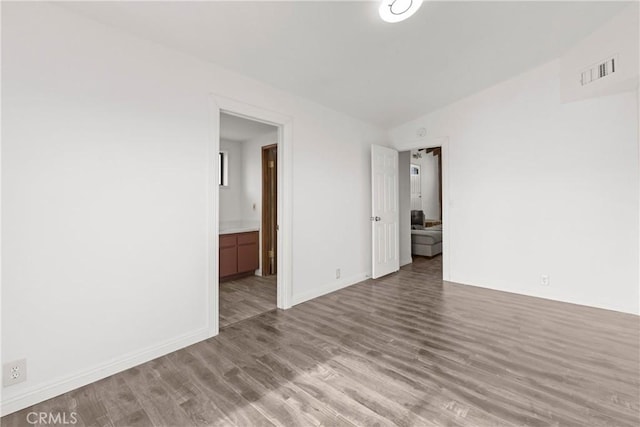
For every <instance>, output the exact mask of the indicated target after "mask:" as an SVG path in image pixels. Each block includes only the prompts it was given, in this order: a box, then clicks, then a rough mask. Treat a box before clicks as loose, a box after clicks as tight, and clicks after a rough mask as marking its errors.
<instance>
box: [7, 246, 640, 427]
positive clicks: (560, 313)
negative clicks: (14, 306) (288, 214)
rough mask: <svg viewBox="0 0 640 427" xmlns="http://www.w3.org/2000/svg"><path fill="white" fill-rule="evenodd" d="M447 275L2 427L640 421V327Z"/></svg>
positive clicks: (366, 287) (319, 304) (115, 381)
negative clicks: (57, 418)
mask: <svg viewBox="0 0 640 427" xmlns="http://www.w3.org/2000/svg"><path fill="white" fill-rule="evenodd" d="M440 262H441V261H440V257H436V258H434V259H425V258H419V257H416V258H415V262H414V263H413V264H412V265H409V266H406V267H403V268H402V269H401V271H400V272H398V273H395V274H392V275H389V276H387V277H385V278H383V279H380V280H367V281H365V282H362V283H359V284H357V285H354V286H351V287H349V288H346V289H343V290H340V291H338V292H334V293H332V294H329V295H326V296H324V297H320V298H317V299H315V300H313V301H309V302H307V303H304V304H300V305H298V306H296V307H294V308H292V309H290V310H286V311H280V310H272V311H269V312H267V313H265V314H262V315H260V316H256V317H252V318H250V319H248V320H245V321H241V322H238V323H235V324H233V325H231V326H228V327H226V328H225V329H223V330H222V331H221V333H220V335H219V336H217V337H215V338H212V339H209V340H206V341H203V342H200V343H198V344H196V345H193V346H190V347H187V348H185V349H182V350H180V351H177V352H175V353H172V354H169V355H167V356H164V357H160V358H158V359H156V360H153V361H151V362H148V363H145V364H143V365H140V366H138V367H136V368H132V369H129V370H127V371H125V372H122V373H120V374H117V375H114V376H111V377H109V378H107V379H104V380H102V381H98V382H96V383H93V384H91V385H88V386H86V387H82V388H80V389H78V390H75V391H72V392H70V393H67V394H64V395H62V396H59V397H57V398H54V399H51V400H49V401H47V402H44V403H41V404H39V405H35V406H34V407H31V408H28V409H25V410H23V411H20V412H17V413H14V414H11V415H9V416H6V417H4V418H3V419H2V425H3V426H7V427H9V426H23V425H25V417H26V415H27V414H28V413H29V412H30V411H60V412H66V413H69V412H70V411H75V412H76V413H77V417H78V423H77V424H76V425H78V426H89V425H92V426H148V425H158V426H191V425H198V426H204V425H225V426H227V425H236V426H271V425H283V426H313V425H326V426H376V425H379V426H388V425H401V426H432V425H434V426H445V425H446V426H473V427H483V426H576V427H586V426H620V427H622V426H634V427H637V426H638V425H639V424H640V407H639V400H640V395H639V388H640V383H639V376H640V373H639V369H640V363H639V362H640V361H639V350H640V349H639V342H638V338H639V332H640V331H639V318H638V317H637V316H633V315H626V314H621V313H616V312H611V311H606V310H599V309H594V308H588V307H582V306H577V305H571V304H566V303H561V302H553V301H548V300H542V299H537V298H532V297H526V296H521V295H515V294H509V293H504V292H498V291H492V290H487V289H482V288H477V287H472V286H463V285H456V284H451V283H443V282H442V280H441V279H440V277H441V276H440Z"/></svg>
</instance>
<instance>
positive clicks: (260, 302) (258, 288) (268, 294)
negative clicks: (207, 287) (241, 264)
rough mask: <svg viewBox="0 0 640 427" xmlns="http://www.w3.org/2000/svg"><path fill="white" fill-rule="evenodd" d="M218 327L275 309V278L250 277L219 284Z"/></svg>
mask: <svg viewBox="0 0 640 427" xmlns="http://www.w3.org/2000/svg"><path fill="white" fill-rule="evenodd" d="M219 289H220V327H221V328H224V327H226V326H229V325H231V324H233V323H236V322H239V321H241V320H245V319H249V318H250V317H253V316H257V315H258V314H262V313H265V312H267V311H271V310H275V309H276V301H277V283H276V276H266V277H260V276H250V277H245V278H243V279H238V280H231V281H229V282H222V283H220V288H219Z"/></svg>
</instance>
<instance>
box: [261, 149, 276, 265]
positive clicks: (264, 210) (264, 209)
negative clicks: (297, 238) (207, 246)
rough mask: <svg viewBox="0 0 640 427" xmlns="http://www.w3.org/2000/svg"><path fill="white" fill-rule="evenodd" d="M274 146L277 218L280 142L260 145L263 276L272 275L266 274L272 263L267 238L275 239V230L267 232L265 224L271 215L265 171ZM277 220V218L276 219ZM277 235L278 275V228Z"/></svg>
mask: <svg viewBox="0 0 640 427" xmlns="http://www.w3.org/2000/svg"><path fill="white" fill-rule="evenodd" d="M273 148H275V149H276V162H275V167H276V218H277V215H278V187H277V181H278V175H277V173H278V157H277V150H278V149H279V147H278V144H277V143H276V144H270V145H265V146H263V147H260V166H261V172H260V175H261V179H262V212H261V214H260V222H261V231H262V236H261V239H260V246H261V255H262V257H261V260H260V266H261V269H260V270H261V271H262V275H263V276H271V274H265V265H266V264H267V263H269V265H271V263H270V262H269V260H270V258H269V253H268V252H269V250H268V249H269V248H268V246H267V239H266V235H267V234H269V239H270V240H273V237H272V235H271V231H273V230H269V232H268V233H266V232H265V229H266V228H267V227H266V226H265V224H267V216H268V215H269V214H268V213H267V212H268V209H267V203H266V202H267V200H268V197H267V196H266V194H267V190H266V187H265V182H266V181H268V179H267V178H266V177H265V172H266V169H267V168H268V165H267V157H266V156H267V152H268V151H270V150H272V149H273ZM276 222H277V219H276ZM274 234H275V235H276V241H275V246H276V251H275V257H276V265H275V270H276V275H277V271H278V240H277V236H278V231H277V228H276V230H275V233H274Z"/></svg>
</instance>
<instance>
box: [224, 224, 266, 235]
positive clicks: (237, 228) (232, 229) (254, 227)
mask: <svg viewBox="0 0 640 427" xmlns="http://www.w3.org/2000/svg"><path fill="white" fill-rule="evenodd" d="M250 231H260V225H259V224H257V223H254V222H227V223H223V222H221V223H220V228H219V230H218V234H235V233H248V232H250Z"/></svg>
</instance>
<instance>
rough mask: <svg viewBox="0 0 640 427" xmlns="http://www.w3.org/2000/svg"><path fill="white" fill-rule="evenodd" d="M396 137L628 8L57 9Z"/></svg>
mask: <svg viewBox="0 0 640 427" xmlns="http://www.w3.org/2000/svg"><path fill="white" fill-rule="evenodd" d="M56 4H62V5H63V7H65V8H68V9H72V10H74V11H76V12H78V13H80V14H83V15H85V16H88V17H91V18H93V19H95V20H97V21H100V22H102V23H105V24H109V25H112V26H115V27H118V28H121V29H124V30H126V31H128V32H131V33H134V34H137V35H139V36H141V37H143V38H146V39H149V40H152V41H155V42H159V43H162V44H164V45H166V46H170V47H173V48H175V49H178V50H181V51H183V52H187V53H190V54H192V55H195V56H197V57H200V58H202V59H205V60H208V61H211V62H214V63H217V64H219V65H221V66H223V67H225V68H228V69H231V70H234V71H237V72H238V73H241V74H244V75H247V76H250V77H253V78H255V79H258V80H261V81H263V82H265V83H268V84H270V85H272V86H275V87H278V88H280V89H283V90H285V91H288V92H291V93H294V94H297V95H300V96H303V97H305V98H309V99H311V100H313V101H316V102H318V103H320V104H323V105H325V106H327V107H330V108H333V109H336V110H339V111H343V112H345V113H347V114H350V115H352V116H354V117H358V118H360V119H363V120H365V121H368V122H371V123H374V124H376V125H378V126H380V127H382V128H390V127H393V126H396V125H399V124H402V123H404V122H406V121H409V120H411V119H414V118H416V117H418V116H420V115H422V114H425V113H427V112H430V111H433V110H435V109H437V108H440V107H442V106H445V105H447V104H450V103H451V102H453V101H456V100H458V99H461V98H464V97H466V96H468V95H471V94H473V93H475V92H478V91H480V90H482V89H484V88H487V87H489V86H491V85H493V84H496V83H498V82H500V81H503V80H505V79H508V78H510V77H513V76H515V75H517V74H520V73H522V72H524V71H526V70H529V69H531V68H532V67H535V66H537V65H541V64H543V63H544V62H547V61H549V60H552V59H554V58H556V57H558V56H560V55H561V54H562V53H563V52H564V51H565V50H566V49H568V48H569V47H571V46H572V45H573V44H574V43H576V42H577V41H579V40H580V39H581V38H583V37H585V36H586V35H588V34H589V33H591V32H593V31H594V30H595V29H596V28H597V27H598V26H599V25H601V24H602V23H603V22H605V21H606V20H607V19H609V18H611V17H612V16H613V15H615V14H616V13H617V12H619V11H620V10H621V9H622V8H624V7H626V6H627V5H628V4H629V3H622V2H576V1H571V2H558V1H535V2H522V1H510V2H506V1H499V2H487V1H473V2H460V1H449V2H433V1H425V3H424V4H423V6H422V8H421V9H420V10H419V11H418V12H417V13H416V14H415V15H414V16H413V17H411V18H410V19H408V20H407V21H404V22H401V23H398V24H387V23H384V22H382V21H381V20H380V19H379V18H378V16H377V7H378V2H362V1H356V2H349V1H340V2H336V1H325V2H312V1H297V2H293V1H281V2H270V1H255V2H247V1H212V2H207V1H197V2H179V1H172V2H162V1H160V2H147V1H118V2H112V1H105V2H68V3H56Z"/></svg>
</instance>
